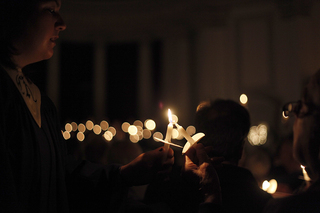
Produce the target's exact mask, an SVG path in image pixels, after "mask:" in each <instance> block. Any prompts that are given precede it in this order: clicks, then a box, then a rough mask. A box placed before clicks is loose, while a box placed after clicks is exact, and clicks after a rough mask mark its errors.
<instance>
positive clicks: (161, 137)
mask: <svg viewBox="0 0 320 213" xmlns="http://www.w3.org/2000/svg"><path fill="white" fill-rule="evenodd" d="M153 138H160V139H163V134H162V133H161V132H155V133H153Z"/></svg>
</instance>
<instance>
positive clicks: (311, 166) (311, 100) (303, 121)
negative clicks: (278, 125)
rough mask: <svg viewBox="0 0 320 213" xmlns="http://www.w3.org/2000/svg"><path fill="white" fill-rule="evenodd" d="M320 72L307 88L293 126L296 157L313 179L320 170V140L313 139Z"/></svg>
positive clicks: (313, 77)
mask: <svg viewBox="0 0 320 213" xmlns="http://www.w3.org/2000/svg"><path fill="white" fill-rule="evenodd" d="M319 82H320V72H317V73H316V74H315V75H314V76H312V78H311V79H310V81H309V83H308V85H307V86H306V88H305V92H304V97H303V100H302V106H301V109H300V111H299V113H298V114H297V115H296V116H295V122H294V125H293V133H294V144H293V154H294V157H295V158H296V159H297V160H298V161H299V162H300V163H301V164H302V165H304V166H306V169H308V170H309V171H308V174H309V176H310V177H311V178H312V176H313V175H315V174H316V172H317V170H318V168H317V165H318V161H319V159H318V153H317V152H315V153H313V152H314V151H316V149H317V148H318V147H317V144H318V143H317V142H316V140H320V138H319V139H318V138H313V137H312V134H313V133H314V128H315V119H316V118H315V113H318V111H319V107H317V106H319V103H320V86H319Z"/></svg>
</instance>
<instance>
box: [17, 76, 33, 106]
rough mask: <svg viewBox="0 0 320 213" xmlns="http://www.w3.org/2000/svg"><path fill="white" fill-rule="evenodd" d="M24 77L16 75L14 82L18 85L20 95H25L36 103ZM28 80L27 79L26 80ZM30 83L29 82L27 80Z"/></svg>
mask: <svg viewBox="0 0 320 213" xmlns="http://www.w3.org/2000/svg"><path fill="white" fill-rule="evenodd" d="M25 80H28V79H25V78H24V76H23V75H19V74H18V75H17V76H16V83H17V85H18V88H19V90H20V91H21V93H22V95H25V96H26V97H27V98H29V99H31V98H32V100H33V101H34V102H35V103H37V101H38V100H37V99H36V98H35V97H34V95H33V94H32V90H31V89H30V87H29V85H28V84H27V83H26V81H25ZM28 82H29V81H28ZM29 83H30V82H29Z"/></svg>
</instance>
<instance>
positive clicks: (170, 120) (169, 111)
mask: <svg viewBox="0 0 320 213" xmlns="http://www.w3.org/2000/svg"><path fill="white" fill-rule="evenodd" d="M168 118H169V122H170V123H172V114H171V110H170V109H168Z"/></svg>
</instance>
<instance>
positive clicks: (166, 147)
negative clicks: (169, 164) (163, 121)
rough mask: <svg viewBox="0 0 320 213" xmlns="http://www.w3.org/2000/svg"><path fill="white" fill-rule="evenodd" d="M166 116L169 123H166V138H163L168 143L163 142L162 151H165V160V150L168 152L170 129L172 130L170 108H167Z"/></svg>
mask: <svg viewBox="0 0 320 213" xmlns="http://www.w3.org/2000/svg"><path fill="white" fill-rule="evenodd" d="M168 118H169V124H168V127H167V133H166V138H165V139H164V140H165V141H167V142H168V143H165V144H164V152H165V155H164V160H165V159H166V157H167V152H168V150H169V147H170V143H171V135H172V130H173V124H172V114H171V110H170V109H168Z"/></svg>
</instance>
